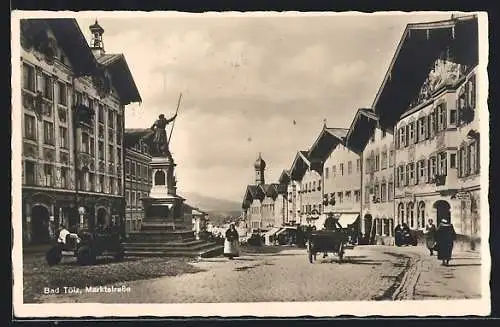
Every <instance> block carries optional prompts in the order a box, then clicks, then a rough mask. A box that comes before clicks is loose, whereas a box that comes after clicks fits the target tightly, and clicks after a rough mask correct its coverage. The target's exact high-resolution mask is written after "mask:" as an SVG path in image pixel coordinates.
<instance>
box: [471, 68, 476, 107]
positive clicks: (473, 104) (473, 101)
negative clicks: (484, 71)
mask: <svg viewBox="0 0 500 327" xmlns="http://www.w3.org/2000/svg"><path fill="white" fill-rule="evenodd" d="M470 81H471V90H470V95H471V98H470V102H471V107H472V109H475V108H476V75H472V76H471V78H470Z"/></svg>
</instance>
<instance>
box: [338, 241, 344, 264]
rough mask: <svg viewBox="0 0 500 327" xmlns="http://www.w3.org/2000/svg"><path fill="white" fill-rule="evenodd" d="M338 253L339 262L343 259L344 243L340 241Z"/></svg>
mask: <svg viewBox="0 0 500 327" xmlns="http://www.w3.org/2000/svg"><path fill="white" fill-rule="evenodd" d="M338 253H339V262H342V260H344V243H340V245H339V252H338Z"/></svg>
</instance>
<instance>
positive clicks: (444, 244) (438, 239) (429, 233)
mask: <svg viewBox="0 0 500 327" xmlns="http://www.w3.org/2000/svg"><path fill="white" fill-rule="evenodd" d="M456 238H457V234H456V232H455V229H454V228H453V225H452V224H451V223H450V222H449V220H448V219H441V223H440V224H439V226H438V227H437V228H436V225H434V222H433V220H432V219H429V220H428V222H427V225H426V226H425V243H426V246H427V248H428V249H429V254H430V255H431V256H432V255H434V251H436V252H437V258H438V260H441V264H442V265H446V266H447V265H448V264H449V263H450V260H451V255H452V251H453V243H454V242H455V240H456Z"/></svg>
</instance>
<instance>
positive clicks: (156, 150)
mask: <svg viewBox="0 0 500 327" xmlns="http://www.w3.org/2000/svg"><path fill="white" fill-rule="evenodd" d="M176 117H177V113H176V114H175V115H173V116H172V117H171V118H169V119H166V118H165V115H163V114H161V115H160V116H159V117H158V119H157V120H156V121H155V123H154V124H153V126H151V130H152V131H153V135H152V137H153V140H152V149H151V155H152V156H163V157H170V156H171V153H170V150H169V148H168V143H169V140H168V138H167V131H166V128H167V125H168V124H169V123H171V122H172V121H174V120H175V118H176Z"/></svg>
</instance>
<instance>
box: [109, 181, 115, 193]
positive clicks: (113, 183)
mask: <svg viewBox="0 0 500 327" xmlns="http://www.w3.org/2000/svg"><path fill="white" fill-rule="evenodd" d="M109 186H110V193H111V194H116V184H115V178H113V177H110V178H109Z"/></svg>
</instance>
